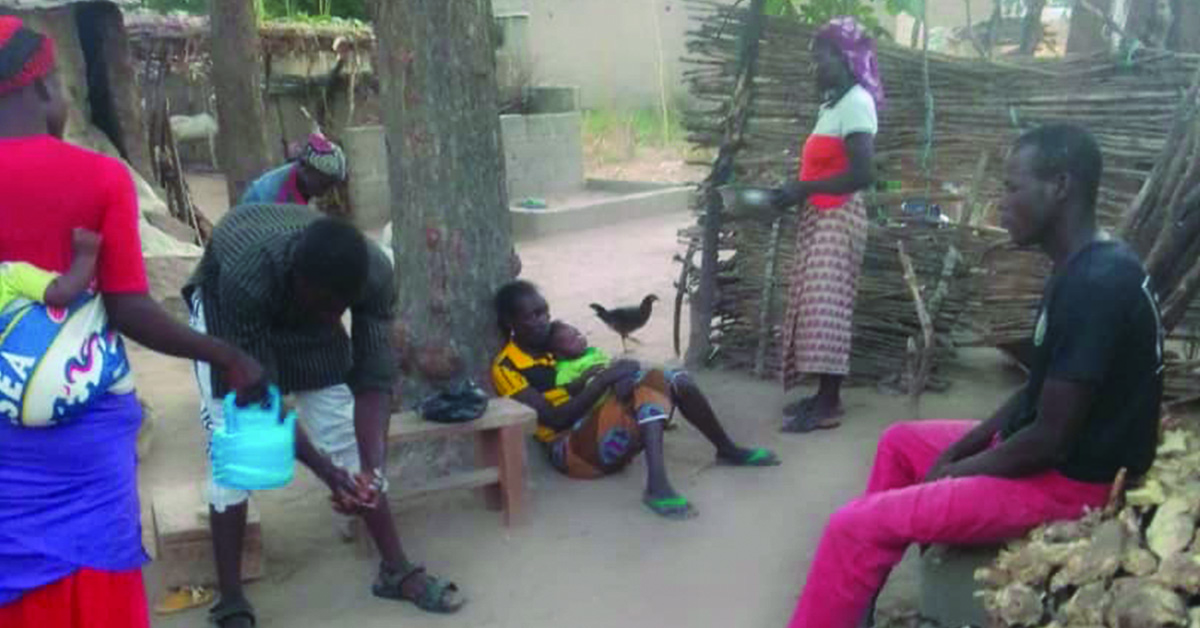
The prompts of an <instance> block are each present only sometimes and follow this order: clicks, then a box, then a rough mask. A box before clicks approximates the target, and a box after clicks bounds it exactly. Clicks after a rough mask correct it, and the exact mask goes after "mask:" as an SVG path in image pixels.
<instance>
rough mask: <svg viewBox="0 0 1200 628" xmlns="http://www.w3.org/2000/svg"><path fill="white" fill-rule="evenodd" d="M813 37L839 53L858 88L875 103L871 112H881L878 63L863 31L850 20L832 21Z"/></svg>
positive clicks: (839, 18)
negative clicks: (828, 44) (859, 86)
mask: <svg viewBox="0 0 1200 628" xmlns="http://www.w3.org/2000/svg"><path fill="white" fill-rule="evenodd" d="M814 37H815V38H816V39H818V40H822V41H827V42H829V43H831V44H833V45H834V46H836V47H837V49H838V50H841V51H842V56H844V57H846V62H847V63H848V64H849V65H850V71H851V72H852V73H853V74H854V78H855V79H856V80H857V81H858V84H859V85H861V86H862V88H863V89H865V90H867V93H868V94H870V95H871V98H873V99H874V100H875V108H876V109H883V104H884V97H883V81H882V80H880V78H879V61H878V60H877V59H876V58H875V39H874V38H873V37H871V35H870V33H868V32H867V29H865V28H863V26H862V24H859V23H858V20H855V19H854V18H852V17H847V16H843V17H835V18H833V19H832V20H830V21H829V23H828V24H826V25H824V26H822V27H821V28H819V29H818V30H817V33H816V35H814Z"/></svg>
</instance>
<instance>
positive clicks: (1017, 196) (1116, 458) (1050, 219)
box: [788, 125, 1163, 628]
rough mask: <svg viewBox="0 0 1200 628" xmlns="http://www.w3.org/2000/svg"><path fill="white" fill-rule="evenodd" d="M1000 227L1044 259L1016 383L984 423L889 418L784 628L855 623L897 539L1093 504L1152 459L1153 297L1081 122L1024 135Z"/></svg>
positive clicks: (897, 548) (955, 537)
mask: <svg viewBox="0 0 1200 628" xmlns="http://www.w3.org/2000/svg"><path fill="white" fill-rule="evenodd" d="M1006 167H1007V173H1006V175H1005V181H1004V186H1005V194H1004V199H1003V203H1002V209H1001V211H1002V214H1001V221H1002V223H1003V225H1004V227H1005V228H1006V229H1007V230H1008V232H1009V234H1010V235H1011V236H1012V239H1013V241H1014V242H1015V243H1017V244H1019V245H1023V246H1032V245H1036V246H1038V247H1040V248H1041V249H1042V250H1043V251H1045V252H1046V254H1047V255H1049V256H1050V258H1051V259H1052V260H1053V261H1054V273H1053V275H1052V276H1051V278H1050V279H1049V280H1048V281H1047V282H1046V288H1045V292H1044V294H1043V300H1042V307H1041V311H1040V312H1039V313H1038V318H1037V327H1036V330H1035V332H1034V338H1033V342H1034V345H1035V352H1036V353H1035V359H1034V362H1033V368H1032V370H1031V372H1030V376H1029V381H1028V382H1027V383H1026V384H1025V386H1024V388H1022V389H1021V390H1020V391H1018V393H1017V394H1016V395H1015V396H1014V397H1013V398H1012V399H1010V400H1009V401H1008V402H1007V403H1005V404H1004V405H1003V406H1001V408H1000V409H999V410H998V411H997V412H996V413H995V415H993V416H992V418H991V419H989V420H987V421H986V422H984V423H974V422H966V421H921V422H913V423H900V424H897V425H894V426H892V427H891V428H889V429H888V430H887V431H886V432H884V434H883V437H882V438H881V440H880V443H879V449H878V451H877V453H876V455H875V465H874V468H873V469H872V471H871V477H870V480H869V482H868V484H867V491H866V494H865V495H863V496H862V497H859V498H858V499H855V500H854V501H851V502H850V503H849V504H848V505H846V506H845V507H843V508H842V509H841V510H839V511H838V512H836V513H834V515H833V516H832V517H831V518H830V520H829V525H828V527H827V528H826V529H825V534H824V536H823V537H822V538H821V542H820V544H819V546H818V547H817V553H816V556H815V557H814V558H813V563H812V567H811V568H810V570H809V573H808V579H807V582H806V583H805V586H804V592H803V593H802V594H801V596H800V600H799V603H798V604H797V606H796V610H795V613H794V615H793V616H792V620H791V622H790V623H789V624H788V625H789V626H790V627H791V628H853V627H854V626H857V625H858V623H859V622H860V621H861V620H862V619H863V616H864V614H865V612H866V611H867V609H868V608H869V606H870V604H871V599H872V597H873V596H874V595H875V594H876V593H877V592H878V590H879V588H880V587H881V586H882V585H883V583H884V580H885V579H886V578H887V575H888V572H889V571H890V570H891V568H892V567H893V566H894V565H895V564H896V563H897V562H899V561H900V558H901V556H902V555H903V554H904V550H905V548H906V547H907V546H908V545H909V544H910V543H986V542H994V541H999V540H1003V539H1006V538H1011V537H1015V536H1020V535H1022V534H1024V533H1026V532H1028V531H1029V530H1030V529H1032V528H1034V527H1036V526H1038V525H1040V524H1042V523H1046V522H1049V521H1054V520H1061V519H1070V518H1075V517H1078V516H1080V515H1081V514H1083V512H1084V509H1085V508H1086V507H1099V506H1102V505H1103V504H1104V503H1105V501H1106V499H1107V496H1108V493H1109V490H1110V487H1111V484H1112V482H1113V480H1114V479H1115V478H1116V475H1117V472H1118V471H1119V470H1120V469H1121V468H1125V469H1127V471H1128V473H1129V474H1130V475H1132V476H1137V475H1141V474H1143V473H1145V472H1146V471H1147V470H1148V469H1149V468H1150V464H1151V463H1152V462H1153V460H1154V452H1155V446H1156V441H1157V429H1158V420H1159V403H1160V400H1161V397H1162V333H1163V332H1162V327H1161V324H1160V322H1159V316H1158V304H1157V301H1156V299H1155V296H1154V294H1153V293H1152V292H1151V290H1150V287H1149V281H1148V278H1147V276H1146V272H1145V270H1144V269H1143V268H1142V265H1141V263H1140V262H1139V261H1138V258H1137V255H1136V254H1135V253H1134V252H1133V251H1132V250H1130V249H1129V247H1127V246H1126V245H1124V244H1122V243H1120V242H1116V241H1112V240H1109V239H1107V238H1106V237H1105V236H1104V235H1103V234H1101V233H1100V232H1098V231H1097V229H1096V195H1097V191H1098V188H1099V182H1100V173H1101V169H1102V160H1101V156H1100V149H1099V147H1098V146H1097V145H1096V142H1095V140H1094V139H1093V138H1092V136H1091V135H1090V134H1089V133H1088V132H1087V131H1085V130H1083V129H1080V128H1078V127H1074V126H1069V125H1054V126H1046V127H1042V128H1040V129H1036V130H1034V131H1031V132H1029V133H1026V134H1025V135H1023V136H1022V137H1021V138H1020V139H1019V140H1017V143H1016V145H1015V147H1014V149H1013V151H1012V153H1011V155H1010V156H1009V158H1008V163H1007V166H1006Z"/></svg>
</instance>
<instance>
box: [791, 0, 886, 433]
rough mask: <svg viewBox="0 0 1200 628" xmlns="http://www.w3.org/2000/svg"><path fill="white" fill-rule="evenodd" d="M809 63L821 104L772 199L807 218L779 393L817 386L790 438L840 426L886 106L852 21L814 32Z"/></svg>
mask: <svg viewBox="0 0 1200 628" xmlns="http://www.w3.org/2000/svg"><path fill="white" fill-rule="evenodd" d="M813 59H814V64H815V66H816V78H817V88H818V89H820V90H821V93H822V96H823V98H824V104H823V105H821V111H820V114H819V115H818V117H817V125H816V128H814V129H813V132H812V134H811V135H809V136H808V139H807V140H806V141H805V143H804V151H803V154H802V155H801V159H800V173H799V176H798V177H797V180H796V181H792V182H791V183H788V184H787V185H784V186H783V187H781V188H779V189H777V190H776V191H775V197H776V198H775V200H776V204H777V205H779V206H782V207H789V206H792V205H797V206H799V207H801V212H802V215H801V218H800V228H799V230H798V232H797V239H796V262H795V266H794V267H793V269H792V275H791V287H790V289H789V293H788V309H787V314H786V316H785V318H784V325H783V343H784V345H783V348H782V352H781V353H782V355H783V365H782V371H783V372H782V379H783V384H784V388H785V389H790V388H793V387H794V386H795V385H796V384H798V383H799V380H800V378H801V377H802V376H803V375H806V374H814V375H819V376H820V387H819V389H818V391H817V394H816V395H814V396H812V397H807V398H804V399H801V400H800V401H798V402H796V403H793V404H791V405H789V406H788V407H787V408H785V409H784V414H785V418H786V422H785V424H784V427H783V430H784V431H785V432H808V431H811V430H814V429H829V428H833V427H837V426H838V424H839V417H840V416H841V415H842V414H843V410H842V402H841V385H842V380H843V379H844V378H845V376H846V375H847V374H848V373H849V372H850V336H851V325H852V319H853V317H854V298H855V293H856V292H857V290H858V275H859V271H860V269H861V268H862V261H863V254H864V253H865V251H866V246H867V214H866V207H865V205H864V204H863V200H862V197H861V195H860V194H859V192H861V191H862V190H864V189H866V188H867V187H868V186H869V185H870V184H871V182H872V180H873V174H872V169H871V160H872V157H873V155H874V151H875V134H876V132H877V131H878V128H879V123H878V119H877V117H876V111H877V109H878V108H879V107H881V106H882V105H883V85H882V83H880V80H879V70H878V65H877V62H876V59H875V41H874V40H873V39H872V38H871V36H870V35H869V34H868V33H867V31H866V29H865V28H863V27H862V25H860V24H859V23H858V22H856V21H855V20H854V19H853V18H849V17H840V18H836V19H834V20H833V21H831V22H829V23H828V24H826V25H825V26H823V27H822V28H821V29H819V30H818V31H817V33H816V35H815V36H814V38H813Z"/></svg>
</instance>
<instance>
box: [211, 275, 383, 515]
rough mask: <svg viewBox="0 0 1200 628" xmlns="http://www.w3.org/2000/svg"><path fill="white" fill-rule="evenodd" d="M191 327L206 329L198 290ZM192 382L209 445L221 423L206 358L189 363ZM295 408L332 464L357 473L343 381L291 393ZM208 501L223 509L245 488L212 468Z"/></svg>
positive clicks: (350, 403) (349, 396)
mask: <svg viewBox="0 0 1200 628" xmlns="http://www.w3.org/2000/svg"><path fill="white" fill-rule="evenodd" d="M191 312H192V315H191V327H192V329H194V330H196V331H197V332H200V333H202V334H203V333H208V326H207V325H206V324H205V321H204V305H203V301H201V299H200V290H199V289H197V290H196V291H195V292H194V293H193V294H192V303H191ZM193 364H194V367H195V373H196V386H197V387H199V389H200V422H201V423H202V424H203V425H204V429H205V431H206V432H207V433H208V434H209V437H210V440H209V447H211V446H212V440H211V436H212V433H213V430H214V429H216V428H217V427H219V426H222V425H224V424H225V412H224V406H223V401H222V400H221V399H215V398H214V397H213V394H212V367H211V366H210V365H209V364H208V363H207V362H195V363H193ZM294 396H295V398H296V410H297V413H298V415H299V416H298V418H299V420H300V424H301V425H302V426H303V427H304V432H305V433H306V434H308V437H309V439H310V440H312V442H313V445H315V446H316V447H317V449H319V450H321V451H323V452H325V454H326V455H328V456H329V458H330V459H331V460H332V461H333V463H334V464H336V465H338V466H340V467H342V468H345V469H346V470H348V471H350V472H352V473H357V472H358V471H359V469H360V462H359V457H358V441H357V440H356V438H355V435H354V394H353V393H352V392H350V387H349V386H346V385H345V384H339V385H337V386H330V387H329V388H322V389H320V390H310V391H305V392H298V393H295V395H294ZM207 494H208V503H209V505H210V506H212V507H213V509H214V510H216V511H217V512H225V509H226V508H228V507H229V506H236V505H238V504H241V503H243V502H245V501H246V500H247V499H248V498H249V497H250V493H249V491H244V490H241V489H232V488H226V487H224V486H221V485H219V484H217V483H216V482H214V481H213V479H212V469H211V468H210V469H209V471H208V489H207Z"/></svg>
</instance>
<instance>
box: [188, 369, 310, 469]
mask: <svg viewBox="0 0 1200 628" xmlns="http://www.w3.org/2000/svg"><path fill="white" fill-rule="evenodd" d="M282 412H283V401H282V396H281V395H280V393H279V388H277V387H275V386H271V387H270V389H269V390H268V392H267V398H266V399H264V400H263V401H262V402H260V403H253V404H250V405H248V406H245V407H239V406H238V405H237V395H236V394H234V393H229V394H228V395H226V397H225V425H223V426H221V427H218V428H217V429H216V430H214V431H213V435H212V447H211V448H210V451H209V459H210V461H211V462H212V471H213V480H214V481H215V482H216V483H217V484H219V485H221V486H225V487H229V488H234V489H241V490H246V491H258V490H266V489H272V488H282V487H284V486H287V485H288V483H289V482H291V481H292V475H293V471H294V470H295V466H296V413H295V412H289V413H288V414H287V416H286V417H283V418H282V420H281V419H280V415H281V414H282Z"/></svg>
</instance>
